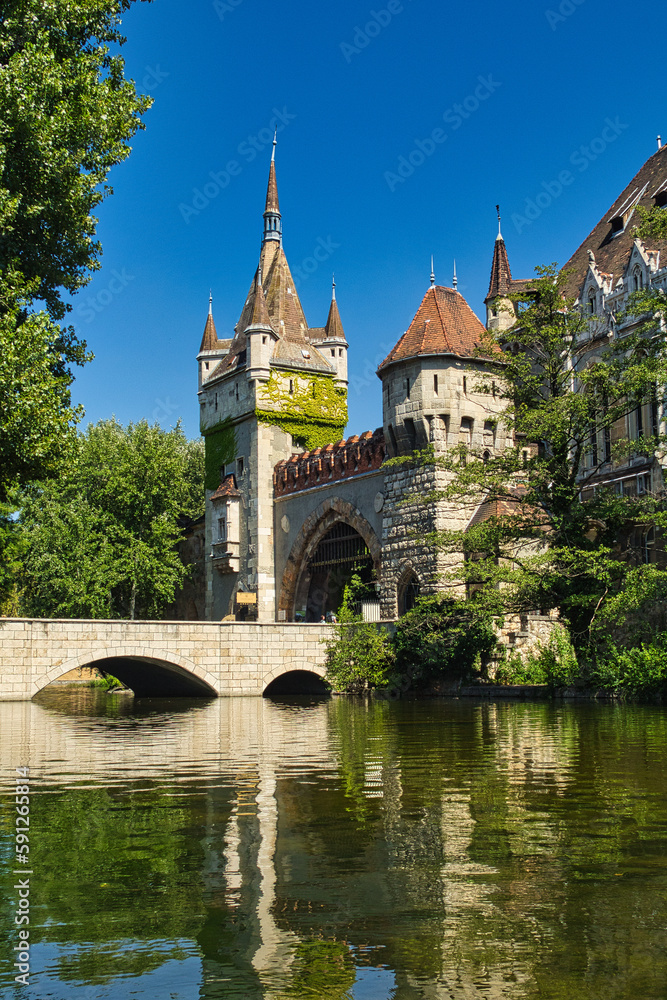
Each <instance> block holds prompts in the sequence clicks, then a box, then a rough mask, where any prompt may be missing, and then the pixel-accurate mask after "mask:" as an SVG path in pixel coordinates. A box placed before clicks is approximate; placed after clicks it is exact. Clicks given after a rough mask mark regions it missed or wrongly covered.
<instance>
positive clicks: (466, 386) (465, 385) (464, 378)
mask: <svg viewBox="0 0 667 1000" xmlns="http://www.w3.org/2000/svg"><path fill="white" fill-rule="evenodd" d="M463 391H464V393H467V392H468V379H467V378H466V377H465V375H464V376H463Z"/></svg>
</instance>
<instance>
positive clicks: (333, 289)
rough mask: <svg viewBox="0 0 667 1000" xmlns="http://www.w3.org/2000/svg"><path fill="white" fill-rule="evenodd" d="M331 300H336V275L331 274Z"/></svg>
mask: <svg viewBox="0 0 667 1000" xmlns="http://www.w3.org/2000/svg"><path fill="white" fill-rule="evenodd" d="M331 301H332V302H335V301H336V275H335V274H332V275H331Z"/></svg>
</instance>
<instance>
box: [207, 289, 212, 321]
mask: <svg viewBox="0 0 667 1000" xmlns="http://www.w3.org/2000/svg"><path fill="white" fill-rule="evenodd" d="M208 314H209V316H212V315H213V289H212V288H209V291H208Z"/></svg>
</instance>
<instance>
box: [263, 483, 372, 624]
mask: <svg viewBox="0 0 667 1000" xmlns="http://www.w3.org/2000/svg"><path fill="white" fill-rule="evenodd" d="M337 524H347V525H349V526H350V528H352V529H353V530H354V531H355V532H356V533H357V534H358V535H359V536H360V537H361V538H362V539H363V541H364V542H365V544H366V546H367V548H368V552H369V553H370V556H371V559H372V561H373V568H374V570H375V574H376V577H377V579H380V570H381V562H382V547H381V545H380V542H379V539H378V537H377V535H376V534H375V531H374V530H373V528H372V526H371V525H370V524H369V523H368V521H367V520H366V518H365V517H364V516H363V515H362V513H361V511H360V510H359V509H358V508H357V507H353V506H352V504H351V503H348V502H347V501H346V500H340V499H338V498H336V497H334V498H333V499H330V500H324V501H323V502H322V503H321V504H320V505H319V506H318V507H317V508H316V509H315V510H314V511H313V512H312V514H310V515H309V516H308V517H307V518H306V520H305V521H304V523H303V525H302V527H301V531H300V532H299V534H298V536H297V538H296V541H295V542H294V545H293V546H292V551H291V552H290V554H289V557H288V559H287V565H286V567H285V572H284V573H283V579H282V585H281V588H280V600H279V603H278V608H279V610H280V611H281V612H284V613H285V618H287V619H288V620H290V619H292V618H293V617H294V612H295V604H296V599H297V593H298V591H299V585H300V583H301V584H302V586H303V579H302V578H303V574H304V571H305V569H306V567H307V564H308V560H309V559H310V557H311V556H312V555H313V553H314V552H315V550H316V549H317V547H318V545H319V544H320V542H321V541H322V540H323V539H324V537H325V536H326V535H327V534H328V532H330V531H331V529H332V528H333V527H334V526H335V525H337Z"/></svg>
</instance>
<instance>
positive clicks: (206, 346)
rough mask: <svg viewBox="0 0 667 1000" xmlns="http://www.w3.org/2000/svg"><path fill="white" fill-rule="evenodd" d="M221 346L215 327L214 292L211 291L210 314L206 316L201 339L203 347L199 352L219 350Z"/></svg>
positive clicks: (209, 297) (209, 298) (209, 296)
mask: <svg viewBox="0 0 667 1000" xmlns="http://www.w3.org/2000/svg"><path fill="white" fill-rule="evenodd" d="M218 347H219V344H218V334H217V331H216V329H215V322H214V320H213V293H212V292H209V295H208V316H207V317H206V326H205V327H204V335H203V337H202V339H201V347H200V348H199V352H200V353H201V352H202V351H217V350H218Z"/></svg>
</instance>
